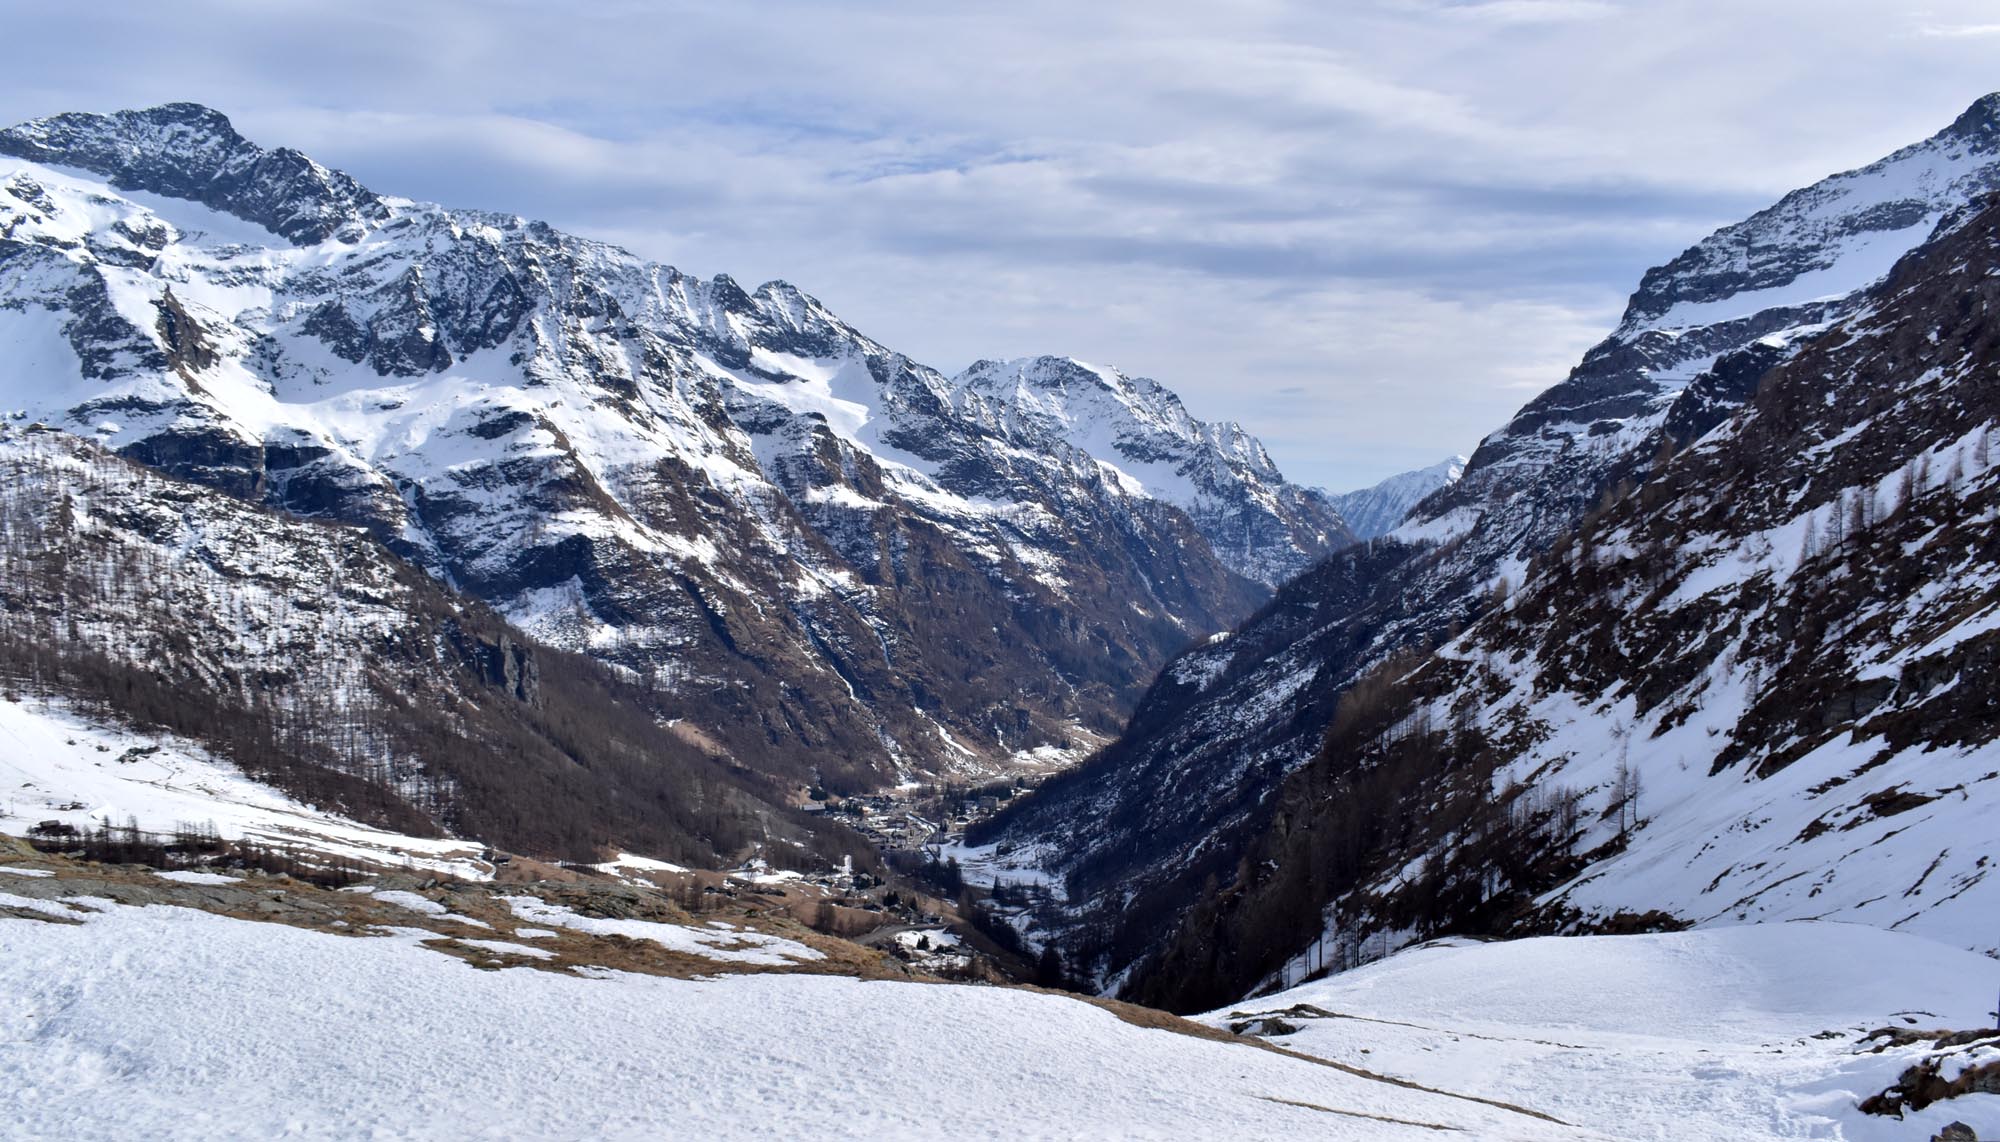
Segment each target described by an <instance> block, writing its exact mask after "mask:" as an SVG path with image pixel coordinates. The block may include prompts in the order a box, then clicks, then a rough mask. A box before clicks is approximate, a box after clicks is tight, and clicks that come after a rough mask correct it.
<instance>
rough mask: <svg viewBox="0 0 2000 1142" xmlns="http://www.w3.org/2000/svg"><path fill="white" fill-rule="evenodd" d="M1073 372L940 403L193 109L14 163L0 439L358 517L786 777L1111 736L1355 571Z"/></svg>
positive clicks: (750, 312) (702, 285)
mask: <svg viewBox="0 0 2000 1142" xmlns="http://www.w3.org/2000/svg"><path fill="white" fill-rule="evenodd" d="M274 235H276V236H275V237H274ZM1051 361H1053V359H1051ZM1062 368H1070V366H1058V365H1057V364H1054V363H1051V364H1049V365H1048V366H1047V367H1046V368H1044V369H1038V370H1027V371H1028V372H1030V373H1032V374H1033V375H1034V383H1029V384H1025V385H1022V384H1019V383H1016V384H1010V385H1007V386H1004V389H1005V393H1004V395H1003V394H1002V393H1001V388H1002V386H996V387H995V389H994V391H993V392H992V393H989V394H985V395H982V394H980V393H974V392H968V391H963V390H962V389H961V388H959V387H957V386H954V384H953V383H952V382H951V381H949V380H948V379H946V378H945V377H944V376H943V375H942V374H940V373H938V372H937V371H936V370H933V369H928V368H926V367H924V366H923V365H921V364H919V363H916V362H914V361H911V360H910V359H909V358H907V357H905V356H903V355H901V354H898V353H896V352H894V351H893V350H891V349H889V348H888V347H886V346H884V345H882V344H880V343H879V342H876V341H874V340H873V339H871V338H868V337H866V336H865V335H863V334H862V333H860V332H858V331H857V330H855V329H854V328H853V327H852V326H850V325H848V324H847V323H846V322H844V321H842V320H841V319H840V318H839V317H838V316H836V315H834V314H833V313H831V312H830V311H829V310H828V309H827V308H826V307H825V306H824V305H823V304H822V303H821V302H820V301H819V300H817V299H816V298H814V297H812V296H811V295H809V294H807V293H805V292H804V291H802V290H800V289H798V288H797V287H795V286H793V285H791V284H790V283H788V282H784V281H770V282H766V283H764V284H762V285H760V286H758V287H757V288H756V289H755V290H754V291H753V290H749V289H746V287H745V286H744V285H742V284H741V283H739V282H738V281H736V280H735V279H733V278H731V277H730V276H728V275H727V274H717V275H716V276H714V277H712V278H707V279H701V278H694V277H690V276H688V275H685V274H682V273H680V272H679V271H677V270H675V269H673V268H672V267H670V266H665V265H661V264H658V263H653V262H648V261H645V260H643V259H641V258H638V257H636V256H634V255H632V254H630V253H628V252H626V251H624V250H621V249H619V248H618V247H616V246H612V245H609V244H607V243H603V242H598V241H593V240H590V239H587V238H581V237H577V236H573V235H569V234H564V233H562V232H560V231H558V230H556V229H554V228H553V227H550V226H547V225H545V224H542V223H535V222H528V221H525V220H523V219H521V218H519V217H517V216H513V215H507V214H495V213H488V212H484V211H470V210H456V209H448V208H446V207H442V206H435V205H430V204H423V203H416V202H411V201H408V200H404V199H387V198H381V197H378V196H376V195H375V194H373V193H372V192H370V191H368V190H367V189H366V188H363V187H361V186H360V185H359V184H358V183H356V182H354V180H352V179H350V178H348V177H347V176H346V175H343V174H340V173H338V172H336V171H332V170H330V169H328V168H326V167H324V166H321V165H319V164H317V163H314V162H313V161H312V160H311V159H309V158H307V157H306V156H304V155H302V154H299V153H298V152H296V151H289V150H266V149H264V148H261V147H259V146H257V145H256V144H253V143H251V142H249V141H248V140H245V139H244V138H242V136H241V135H239V134H237V133H236V131H235V130H234V129H233V128H232V127H231V126H230V125H229V123H228V120H227V119H226V118H224V117H223V116H221V115H219V114H217V113H215V112H213V111H209V110H208V109H206V108H201V107H197V106H195V105H191V104H176V105H170V106H168V107H164V108H154V109H151V110H147V111H127V112H119V113H116V114H112V115H61V116H56V117H53V118H50V119H43V120H37V121H35V122H33V123H29V124H25V125H23V126H20V127H17V128H14V129H12V130H10V131H5V132H0V410H5V411H7V412H8V413H11V414H13V415H14V416H15V417H17V418H19V419H24V420H25V419H32V420H36V421H40V422H42V423H45V424H49V425H52V426H58V427H60V428H63V429H64V430H66V431H69V432H72V433H74V434H76V435H79V436H86V437H90V438H92V439H94V440H96V441H98V442H99V443H101V444H102V445H104V446H105V447H108V448H110V449H113V450H114V451H116V452H118V453H119V454H121V455H123V456H125V457H127V458H130V459H135V460H138V461H141V462H142V463H145V464H148V465H151V466H153V467H156V468H159V469H162V470H164V471H167V472H169V473H171V474H174V475H177V476H181V477H184V478H188V479H192V480H195V481H198V482H202V483H206V484H209V485H212V486H215V487H219V488H222V489H225V490H228V491H230V492H232V493H234V494H236V495H239V496H242V497H244V498H246V499H250V500H254V501H259V502H263V503H266V504H269V505H271V506H273V507H277V508H281V509H284V510H286V511H290V512H293V513H296V514H300V515H308V516H315V517H321V518H328V519H336V520H343V521H346V522H350V523H356V524H360V525H363V526H365V527H366V528H368V529H369V530H370V532H371V533H372V534H373V535H374V536H376V537H377V538H379V539H381V540H383V541H384V542H386V543H388V544H389V545H390V546H391V547H392V548H393V549H394V550H395V551H396V552H397V553H398V554H400V555H402V556H404V557H405V558H408V559H410V560H411V561H413V562H414V563H417V564H418V565H420V566H422V567H424V568H425V569H427V570H429V571H431V572H432V573H434V574H436V575H438V576H439V577H440V578H443V579H445V580H446V581H448V582H451V583H452V584H454V585H456V586H458V587H460V588H462V589H464V590H466V591H468V592H469V593H471V594H473V595H476V596H477V597H478V598H480V599H481V600H483V601H485V602H487V603H489V604H491V605H493V606H495V607H496V608H498V609H499V610H500V611H501V612H502V613H504V614H505V615H506V616H507V617H508V618H509V619H510V620H512V621H514V622H515V623H517V624H518V625H520V626H521V627H522V628H523V629H524V630H526V631H528V632H529V633H531V634H533V635H535V636H537V637H540V638H542V639H544V640H545V641H547V642H549V643H551V644H554V645H556V646H560V647H564V648H569V649H575V650H583V651H589V652H592V653H594V654H597V655H598V656H600V657H602V658H605V659H608V660H610V661H612V662H615V663H618V664H619V665H621V666H624V667H628V668H630V669H632V670H634V671H636V672H638V673H639V674H640V675H642V676H645V677H649V678H651V679H652V680H654V682H655V683H656V684H657V685H658V686H659V687H661V688H662V690H664V691H672V692H675V693H677V694H680V695H681V699H680V700H682V701H684V702H685V703H687V704H688V710H687V714H686V716H687V718H688V720H689V724H691V725H699V726H700V727H701V728H702V730H703V732H704V733H706V734H708V735H710V737H712V738H715V739H717V740H720V741H724V742H727V741H730V740H732V739H733V740H736V741H757V742H760V743H763V744H760V745H758V746H757V747H756V748H755V750H754V755H755V756H756V757H757V758H758V764H759V765H760V766H762V767H763V768H765V769H766V770H769V771H776V770H780V769H782V768H783V767H784V766H785V765H786V764H787V763H788V762H787V758H791V759H796V758H801V757H805V756H808V755H809V756H812V757H815V758H818V757H820V756H822V755H827V754H834V755H838V756H839V757H840V758H841V764H842V767H843V768H844V772H841V773H835V772H834V770H833V769H832V768H828V769H827V773H828V774H829V776H828V777H827V780H829V781H834V782H836V783H841V782H844V783H845V784H846V785H847V786H848V787H849V788H860V787H865V786H868V785H870V784H871V783H874V782H879V781H884V780H887V779H890V778H892V777H893V778H897V779H902V778H904V777H906V776H907V775H909V774H911V773H917V772H929V773H939V772H947V771H974V772H977V771H982V770H984V769H985V768H986V767H989V766H993V765H1002V766H1011V765H1012V764H1013V762H1012V761H1011V760H1010V759H1011V758H1012V757H1013V756H1014V754H1015V753H1016V752H1017V751H1021V750H1032V749H1034V748H1036V747H1039V746H1042V745H1060V744H1061V743H1065V742H1071V741H1075V740H1079V739H1083V738H1088V737H1090V736H1092V735H1094V734H1098V733H1104V732H1108V731H1110V730H1112V729H1114V728H1115V727H1116V725H1117V724H1119V723H1120V722H1121V721H1122V720H1123V716H1124V714H1125V713H1126V709H1127V705H1128V703H1129V702H1130V701H1131V700H1132V699H1133V698H1135V697H1136V696H1137V693H1138V691H1139V690H1140V688H1141V687H1143V686H1144V684H1145V683H1146V681H1147V680H1149V679H1150V678H1151V676H1152V674H1153V672H1154V671H1155V670H1156V669H1157V667H1158V665H1159V664H1160V663H1161V662H1163V661H1164V660H1165V658H1166V656H1167V655H1168V654H1170V653H1172V652H1173V651H1174V650H1175V649H1176V648H1178V647H1179V646H1182V645H1185V643H1186V642H1187V640H1188V639H1189V638H1191V637H1195V636H1198V635H1201V634H1206V633H1208V632H1210V631H1214V630H1216V629H1219V628H1221V627H1225V626H1228V625H1230V624H1232V623H1233V622H1235V621H1237V620H1238V619H1239V618H1240V617H1241V616H1243V615H1245V614H1247V613H1248V612H1249V611H1250V610H1252V609H1254V607H1255V606H1256V605H1257V603H1258V602H1259V601H1260V600H1261V598H1262V597H1263V594H1264V591H1263V589H1262V587H1260V585H1259V584H1262V585H1263V586H1270V585H1275V584H1276V583H1277V582H1279V581H1281V580H1282V579H1284V578H1286V577H1288V576H1289V575H1290V574H1291V573H1293V572H1294V571H1296V570H1297V569H1299V568H1301V567H1303V566H1305V565H1307V564H1309V563H1310V562H1311V561H1313V560H1314V559H1317V558H1319V557H1320V556H1322V555H1324V554H1326V553H1328V552H1329V551H1331V550H1332V549H1333V548H1335V547H1337V546H1338V545H1340V544H1341V543H1344V542H1345V541H1346V539H1347V532H1346V530H1345V528H1344V527H1343V526H1342V525H1341V524H1340V522H1339V519H1338V517H1337V516H1336V515H1335V514H1334V513H1333V512H1332V509H1331V508H1330V507H1328V506H1327V504H1326V503H1325V501H1324V499H1323V497H1319V496H1318V495H1317V494H1315V493H1310V492H1307V491H1306V490H1304V489H1301V488H1297V487H1295V486H1292V485H1288V484H1285V483H1283V481H1282V478H1281V477H1280V476H1279V475H1278V473H1277V472H1276V469H1275V467H1273V466H1272V465H1271V464H1270V462H1269V458H1268V457H1266V456H1265V455H1264V454H1263V450H1262V448H1261V447H1260V446H1258V445H1257V444H1256V442H1255V441H1254V440H1253V439H1251V438H1249V437H1248V436H1247V434H1244V433H1242V432H1241V430H1240V429H1237V428H1235V426H1232V425H1222V426H1208V425H1202V424H1200V423H1198V422H1196V421H1194V420H1193V419H1192V418H1191V417H1189V416H1188V415H1187V413H1186V412H1185V410H1184V409H1182V408H1181V406H1180V402H1179V400H1178V399H1177V398H1175V397H1174V396H1173V394H1172V393H1170V392H1167V391H1166V390H1165V389H1164V388H1162V387H1160V386H1159V385H1157V384H1154V383H1153V382H1150V381H1144V382H1135V381H1131V380H1128V379H1126V378H1124V377H1123V376H1122V375H1119V374H1116V373H1113V372H1111V371H1081V372H1078V371H1076V370H1083V368H1084V367H1082V366H1074V368H1073V369H1071V376H1070V379H1069V380H1068V381H1066V382H1064V383H1063V384H1058V385H1056V386H1055V387H1054V388H1053V389H1051V388H1048V387H1044V386H1043V385H1042V382H1043V381H1047V380H1050V379H1051V378H1052V377H1053V376H1054V374H1055V373H1056V372H1058V371H1060V370H1061V369H1062ZM1065 386H1066V390H1065ZM1038 417H1039V418H1040V419H1037V418H1038ZM1031 422H1032V423H1031ZM1085 423H1088V424H1103V425H1108V426H1110V430H1109V434H1108V435H1105V436H1104V438H1103V439H1102V440H1098V439H1096V438H1093V437H1091V436H1090V435H1089V433H1088V432H1083V433H1081V434H1079V433H1078V432H1077V431H1075V426H1076V425H1079V424H1085ZM940 569H945V570H940ZM944 582H949V584H950V587H949V589H940V587H939V584H940V583H944ZM774 603H775V604H776V605H773V604H774ZM983 671H997V672H1000V673H1003V674H1005V675H1006V676H1007V677H1009V678H1011V679H1019V678H1025V677H1037V678H1048V679H1052V681H1050V682H1049V684H1048V685H1047V686H1046V687H1045V688H1044V692H1043V693H1040V694H1037V695H1036V696H1035V697H1033V698H1029V699H1023V700H1021V701H1019V702H1016V701H1015V700H1013V699H1012V698H995V697H994V695H995V694H999V693H1001V692H1002V690H1003V689H1004V688H1000V689H996V688H992V687H987V686H984V685H983V684H980V683H978V682H977V681H976V680H977V679H978V678H979V677H980V676H981V672H983ZM738 689H740V690H741V691H742V693H743V694H747V695H753V696H754V697H739V696H737V695H736V693H735V691H736V690H738ZM711 695H713V696H717V697H714V698H711V697H710V696H711ZM801 696H803V697H801ZM800 709H809V710H810V711H811V712H810V714H808V715H806V716H804V717H803V719H801V718H797V717H794V712H795V711H797V710H800ZM781 710H782V711H786V712H785V713H782V714H781V713H778V711H781ZM739 734H747V735H749V736H747V737H740V736H738V735H739ZM771 743H777V744H776V748H772V747H771ZM1064 748H1067V747H1064ZM750 753H751V751H748V750H746V755H745V756H750Z"/></svg>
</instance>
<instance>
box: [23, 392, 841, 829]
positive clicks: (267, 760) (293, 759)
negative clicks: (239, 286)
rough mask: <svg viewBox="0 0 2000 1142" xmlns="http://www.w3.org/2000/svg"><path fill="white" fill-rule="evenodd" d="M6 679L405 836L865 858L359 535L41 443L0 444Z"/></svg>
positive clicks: (599, 680)
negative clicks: (202, 751) (184, 744)
mask: <svg viewBox="0 0 2000 1142" xmlns="http://www.w3.org/2000/svg"><path fill="white" fill-rule="evenodd" d="M0 684H4V686H5V687H6V691H7V693H8V695H9V697H10V699H16V700H24V699H27V698H33V699H37V700H47V701H51V702H54V703H56V704H58V705H61V706H65V707H68V708H71V709H73V710H75V711H76V712H77V713H78V714H80V715H82V716H85V717H88V718H93V719H99V720H108V721H110V722H112V723H115V724H122V725H125V726H129V727H133V728H136V729H140V730H145V731H148V732H154V733H158V734H163V735H168V736H171V737H174V738H177V739H182V740H186V741H190V742H194V743H199V745H200V746H202V747H205V748H206V749H207V750H208V751H209V752H211V753H213V754H214V755H216V756H218V757H220V758H223V759H226V760H228V761H231V762H234V763H235V764H236V765H238V766H240V767H241V768H242V769H243V770H244V771H245V773H246V774H248V775H249V776H250V777H252V778H254V779H256V780H259V781H262V782H265V783H268V784H270V785H273V786H276V787H277V788H278V789H280V790H282V791H284V792H286V793H289V794H291V795H292V796H293V797H295V798H297V799H298V800H300V801H302V802H306V803H309V804H312V805H316V806H318V807H319V808H320V809H322V810H325V811H329V812H337V813H342V814H345V815H347V816H350V817H353V818H356V819H359V820H361V821H364V822H366V823H369V824H372V825H376V826H379V827H382V828H386V829H392V830H396V831H399V832H403V833H410V834H416V835H420V836H435V835H440V834H449V835H455V836H460V837H468V838H473V839H477V840H480V841H483V842H485V843H486V844H488V845H491V846H494V847H498V848H502V849H506V850H509V851H513V852H519V853H526V854H531V855H536V856H541V857H545V858H549V859H565V860H580V861H594V860H604V859H607V858H608V857H609V856H611V855H613V854H615V853H617V852H620V851H626V850H629V851H633V852H638V853H644V854H648V855H650V856H654V857H657V858H663V859H668V860H674V861H680V862H685V863H692V864H706V865H715V864H718V863H725V862H733V861H736V860H741V859H744V858H746V857H748V856H750V855H752V854H753V853H762V854H763V855H766V856H767V857H768V858H769V859H771V860H774V861H778V862H781V863H787V864H793V863H806V864H814V863H826V862H837V861H838V860H839V859H840V857H841V856H843V855H845V854H848V853H853V854H856V855H857V856H859V857H861V858H862V859H863V860H864V862H865V861H866V860H867V859H868V854H869V852H870V850H869V849H868V847H867V846H866V844H865V843H864V842H862V841H860V840H859V839H858V838H853V837H851V836H846V835H845V834H844V833H843V831H842V830H840V829H839V828H838V827H834V826H829V825H826V824H823V823H820V822H816V821H812V820H810V819H807V818H805V817H803V816H801V815H798V814H796V813H794V812H792V811H791V810H790V809H789V808H786V807H784V806H786V805H787V804H788V802H789V800H790V795H789V791H788V790H787V789H786V788H785V787H784V786H783V784H781V783H778V782H773V781H771V780H769V779H767V778H764V777H762V776H759V775H757V774H754V773H750V772H748V771H746V770H743V769H741V768H739V767H735V766H732V765H730V764H728V763H727V762H726V760H724V759H723V757H721V756H719V755H722V754H723V753H724V752H725V751H724V749H723V747H722V745H721V743H719V742H717V741H714V740H708V739H704V738H696V737H693V736H691V735H686V734H683V733H678V732H676V730H674V729H672V728H667V727H664V726H663V725H662V724H661V711H660V709H659V708H658V707H657V706H656V705H655V704H654V695H652V694H651V693H649V692H647V691H645V690H644V689H642V688H638V687H635V686H633V685H632V684H631V683H630V682H629V681H627V680H625V679H622V678H620V677H619V676H617V675H616V674H615V672H613V671H612V670H611V669H610V668H608V667H606V666H604V665H602V664H600V663H598V662H596V661H594V660H592V659H589V658H586V657H583V656H580V655H577V654H573V653H567V652H564V651H561V650H557V649H554V648H550V647H546V646H542V645H540V644H538V643H536V642H535V641H534V640H532V639H529V638H527V637H525V636H523V635H521V634H520V633H519V632H518V631H516V630H514V629H513V628H512V627H510V626H508V625H507V624H506V623H505V622H504V621H503V620H502V619H500V618H499V616H497V615H495V614H494V613H493V612H492V611H491V610H490V609H488V608H487V607H485V606H484V605H482V604H480V603H478V602H476V601H473V600H468V599H465V598H463V597H462V596H458V595H455V594H454V593H452V592H451V591H449V590H448V589H447V588H445V587H444V586H443V585H442V584H439V583H438V582H436V581H435V580H434V579H432V578H430V577H429V576H427V575H424V574H423V573H422V572H420V571H417V570H415V569H414V568H412V567H410V566H409V565H408V564H407V563H405V562H404V561H402V560H400V559H398V558H396V557H395V556H394V555H392V554H390V553H389V552H388V551H386V550H384V549H383V548H382V547H381V546H380V545H378V544H376V543H375V542H373V541H372V540H370V539H369V538H368V537H367V536H366V535H365V534H364V533H362V532H361V531H360V530H359V529H357V528H354V527H351V526H346V525H333V524H326V523H319V522H312V521H302V520H288V519H285V518H282V517H280V516H278V515H275V514H274V513H272V512H271V511H269V510H267V509H264V508H261V507H258V506H255V505H252V504H247V503H245V502H243V501H242V500H239V499H237V498H235V497H232V496H229V495H227V494H224V493H222V492H219V491H216V490H214V489H212V488H207V487H203V486H200V485H197V484H192V483H189V482H186V481H182V480H178V479H175V478H172V477H168V476H164V475H161V474H159V473H157V472H154V471H151V470H149V469H146V468H143V467H141V466H139V465H136V464H134V463H132V462H130V461H127V460H124V459H122V458H120V457H117V456H115V455H113V454H111V453H109V452H107V451H106V450H105V449H103V448H102V447H101V446H99V445H97V444H95V443H93V442H91V441H88V440H84V439H81V438H78V437H76V436H72V435H70V434H67V433H62V432H57V431H53V430H45V429H32V430H28V431H25V432H24V431H20V430H16V429H11V428H6V427H0ZM16 744H17V745H18V744H19V743H18V742H17V743H16ZM153 748H154V750H155V751H157V746H156V747H153ZM142 752H143V750H142ZM134 760H135V759H134V758H132V757H123V756H121V757H117V758H109V757H107V758H106V759H105V762H104V764H107V765H114V766H115V765H122V764H127V763H130V762H132V761H134ZM23 772H27V771H26V770H24V771H23ZM171 782H172V779H171V778H169V783H170V784H171ZM84 807H85V806H73V808H84ZM91 808H99V807H97V806H91ZM110 811H111V810H108V809H107V810H106V812H110ZM111 823H113V824H120V825H122V824H124V821H123V820H122V819H117V820H113V821H112V822H111ZM148 823H149V825H152V826H154V827H159V826H158V823H157V822H150V821H149V822H148ZM201 823H202V822H200V821H189V822H186V824H189V825H200V824H201Z"/></svg>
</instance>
